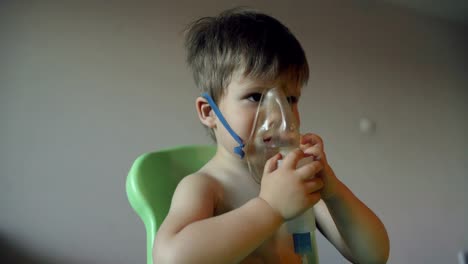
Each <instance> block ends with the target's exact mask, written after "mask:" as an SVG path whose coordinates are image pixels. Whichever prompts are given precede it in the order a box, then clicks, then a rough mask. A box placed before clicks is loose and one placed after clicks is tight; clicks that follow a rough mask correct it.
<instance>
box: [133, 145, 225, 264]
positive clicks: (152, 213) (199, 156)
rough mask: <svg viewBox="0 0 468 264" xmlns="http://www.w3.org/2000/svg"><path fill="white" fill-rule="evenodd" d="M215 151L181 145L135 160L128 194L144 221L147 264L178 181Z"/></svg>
mask: <svg viewBox="0 0 468 264" xmlns="http://www.w3.org/2000/svg"><path fill="white" fill-rule="evenodd" d="M215 151H216V146H180V147H175V148H171V149H165V150H161V151H157V152H151V153H146V154H143V155H141V156H140V157H138V158H137V159H136V160H135V162H134V163H133V165H132V167H131V169H130V172H129V173H128V176H127V182H126V190H127V197H128V200H129V202H130V205H131V206H132V207H133V209H134V210H135V211H136V213H137V214H138V215H139V217H140V218H141V219H142V221H143V223H144V224H145V228H146V247H147V248H146V250H147V262H148V264H152V263H153V256H152V250H153V242H154V237H155V235H156V232H157V230H158V227H159V225H160V224H161V223H162V221H163V220H164V218H165V217H166V215H167V213H168V211H169V207H170V204H171V200H172V195H173V193H174V190H175V188H176V187H177V184H178V183H179V181H180V180H181V179H182V178H183V177H185V176H186V175H189V174H191V173H193V172H195V171H197V170H198V169H200V168H201V167H202V166H203V165H204V164H205V163H206V162H207V161H208V160H209V159H210V158H211V157H213V155H214V153H215Z"/></svg>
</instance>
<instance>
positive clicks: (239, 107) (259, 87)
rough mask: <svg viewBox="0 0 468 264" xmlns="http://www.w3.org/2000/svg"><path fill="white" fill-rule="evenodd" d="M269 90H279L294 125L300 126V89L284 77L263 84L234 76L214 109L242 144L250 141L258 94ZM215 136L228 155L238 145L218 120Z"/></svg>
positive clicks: (237, 75) (259, 81) (239, 75)
mask: <svg viewBox="0 0 468 264" xmlns="http://www.w3.org/2000/svg"><path fill="white" fill-rule="evenodd" d="M272 87H277V88H280V89H282V90H283V92H284V94H285V95H286V96H287V98H288V101H290V104H291V110H292V113H293V115H294V116H295V118H296V120H297V122H298V125H299V124H300V118H299V111H298V104H297V103H298V100H299V97H300V95H301V87H300V85H298V84H297V83H296V82H293V81H291V79H290V78H287V76H284V77H279V78H277V79H275V80H269V81H264V80H256V79H252V78H249V77H244V76H242V75H241V74H234V75H233V76H232V80H231V83H230V84H229V86H228V87H227V89H226V90H225V91H224V94H223V96H222V97H221V98H220V100H219V102H218V107H219V109H220V111H221V113H222V114H223V115H224V118H225V119H226V121H227V122H228V123H229V125H230V126H231V128H232V129H233V130H234V131H235V132H236V133H237V134H238V135H239V136H240V137H241V138H242V139H243V140H244V142H246V141H247V140H248V139H249V137H250V134H251V131H252V127H253V125H254V121H255V115H256V112H257V108H258V105H259V101H260V98H261V95H262V93H263V92H264V91H265V90H267V89H270V88H272ZM215 135H216V140H217V142H218V144H221V145H222V146H223V147H224V148H225V149H226V150H227V151H229V152H233V148H234V147H235V146H237V145H238V143H237V142H236V141H235V140H234V139H233V138H232V136H231V135H230V134H229V132H228V131H227V130H226V129H225V128H224V126H223V125H222V123H221V122H220V120H219V119H217V120H216V128H215Z"/></svg>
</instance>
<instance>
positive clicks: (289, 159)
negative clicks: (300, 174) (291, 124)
mask: <svg viewBox="0 0 468 264" xmlns="http://www.w3.org/2000/svg"><path fill="white" fill-rule="evenodd" d="M303 157H304V152H302V150H301V149H299V148H297V149H294V150H293V151H291V152H290V153H289V154H288V155H286V157H284V160H283V162H282V166H286V167H287V168H293V169H295V168H296V167H297V163H298V162H299V160H301V159H302V158H303Z"/></svg>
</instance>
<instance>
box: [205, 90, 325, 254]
mask: <svg viewBox="0 0 468 264" xmlns="http://www.w3.org/2000/svg"><path fill="white" fill-rule="evenodd" d="M203 97H204V98H205V99H207V101H208V103H209V104H210V105H211V107H212V109H213V111H214V112H215V114H216V115H217V116H218V119H219V120H220V121H221V123H222V124H223V125H224V127H225V128H226V130H227V131H228V132H229V133H230V134H231V136H232V137H233V138H234V140H236V141H237V142H238V144H239V146H237V147H235V148H234V153H236V154H238V155H239V156H240V158H241V159H243V158H245V159H246V161H247V164H248V167H249V170H250V172H251V175H252V177H253V178H254V179H255V180H256V181H257V182H258V183H260V182H261V178H262V175H263V170H264V167H265V163H266V161H267V160H268V159H270V158H271V157H273V156H274V155H276V154H277V153H281V154H282V156H283V157H285V156H286V155H287V154H288V153H289V152H290V151H292V150H294V149H296V148H298V147H299V145H300V133H299V120H297V118H296V116H295V115H294V113H293V111H292V105H291V102H290V100H288V97H286V95H285V94H284V92H283V91H282V90H281V89H279V88H270V89H267V90H265V91H264V92H263V93H262V95H261V98H260V101H259V102H258V108H257V111H256V116H255V119H254V123H253V126H252V131H251V133H250V137H249V138H248V140H247V141H244V140H243V139H242V138H241V137H239V136H238V135H237V134H236V133H235V132H234V130H233V129H232V128H231V127H230V126H229V124H228V122H227V121H226V120H225V119H224V117H223V115H222V113H221V111H220V110H219V109H218V107H217V106H216V104H215V103H214V101H213V100H212V98H211V97H210V96H209V95H208V94H206V93H205V94H203ZM278 166H281V164H280V163H279V164H278ZM284 176H285V177H288V176H291V175H284ZM287 228H288V231H289V232H290V233H291V235H292V237H293V241H294V250H295V252H296V253H297V254H298V255H300V256H301V258H302V263H318V257H317V254H316V253H317V250H316V242H315V235H314V232H315V216H314V214H313V210H312V208H311V209H309V210H307V211H306V212H305V213H303V214H302V215H300V216H298V217H296V218H294V219H292V220H290V221H288V222H287Z"/></svg>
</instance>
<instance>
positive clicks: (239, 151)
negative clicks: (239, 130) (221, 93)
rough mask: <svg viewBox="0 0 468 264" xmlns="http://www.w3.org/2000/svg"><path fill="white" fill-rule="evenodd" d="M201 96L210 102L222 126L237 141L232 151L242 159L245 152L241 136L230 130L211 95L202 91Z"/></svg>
mask: <svg viewBox="0 0 468 264" xmlns="http://www.w3.org/2000/svg"><path fill="white" fill-rule="evenodd" d="M202 96H203V98H205V99H206V100H208V104H210V106H211V108H213V111H214V112H215V114H216V115H217V116H218V118H219V120H220V121H221V123H222V124H223V125H224V127H225V128H226V130H227V131H228V132H229V134H231V136H232V137H233V138H234V140H235V141H237V143H239V146H237V147H235V148H234V153H236V154H237V155H239V156H240V158H241V159H243V158H244V156H245V152H244V150H243V148H244V146H245V144H244V142H243V141H242V138H240V137H239V136H238V135H237V134H236V132H234V130H232V128H231V126H229V124H228V122H227V121H226V119H224V116H223V114H222V113H221V111H220V110H219V108H218V106H216V103H215V102H214V100H213V98H211V96H210V95H209V94H208V93H202Z"/></svg>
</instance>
